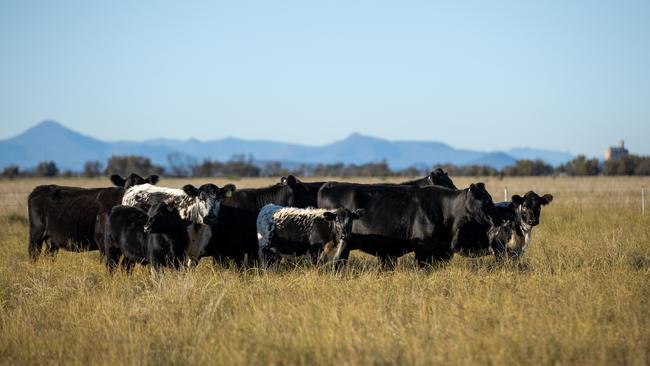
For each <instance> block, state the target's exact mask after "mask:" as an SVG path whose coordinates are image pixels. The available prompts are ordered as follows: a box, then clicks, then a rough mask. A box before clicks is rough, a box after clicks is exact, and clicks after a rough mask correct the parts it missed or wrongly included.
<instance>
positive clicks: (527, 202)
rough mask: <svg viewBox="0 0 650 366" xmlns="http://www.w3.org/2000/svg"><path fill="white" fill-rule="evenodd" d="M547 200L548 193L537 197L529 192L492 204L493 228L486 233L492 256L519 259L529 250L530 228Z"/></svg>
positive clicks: (548, 200)
mask: <svg viewBox="0 0 650 366" xmlns="http://www.w3.org/2000/svg"><path fill="white" fill-rule="evenodd" d="M551 201H553V196H552V195H550V194H545V195H543V196H539V195H537V193H535V192H533V191H530V192H528V193H526V194H525V195H524V196H523V197H521V196H518V195H514V196H512V201H507V202H499V203H496V204H495V208H496V212H495V214H496V217H495V219H496V225H495V226H493V227H492V228H491V229H490V230H489V231H488V236H489V238H490V249H491V250H492V251H493V253H494V254H495V255H496V256H497V257H498V258H501V257H507V258H510V259H518V258H520V257H521V256H522V255H523V254H524V253H525V252H526V249H528V248H529V247H530V243H531V241H532V238H533V227H535V226H537V225H539V218H540V214H541V210H542V206H546V205H548V204H549V203H551Z"/></svg>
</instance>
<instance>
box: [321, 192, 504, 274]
mask: <svg viewBox="0 0 650 366" xmlns="http://www.w3.org/2000/svg"><path fill="white" fill-rule="evenodd" d="M324 189H325V186H323V188H322V189H321V191H320V192H319V203H320V201H321V199H327V198H332V197H327V195H328V192H326V191H324ZM321 193H323V195H321ZM338 193H339V192H336V193H335V194H338ZM346 208H348V209H350V207H346ZM365 208H366V211H367V212H366V214H365V215H364V216H363V217H361V218H360V219H359V220H356V221H355V222H354V224H353V228H352V239H351V240H350V242H349V244H348V246H347V248H346V249H345V250H344V251H343V253H342V254H341V259H343V260H345V259H347V256H348V255H349V251H350V250H353V249H359V250H361V251H363V252H366V253H369V254H372V255H375V256H377V257H379V259H380V261H382V263H384V264H391V263H394V260H395V259H396V258H397V257H400V256H402V255H404V254H406V253H409V252H415V257H416V259H417V261H418V263H419V264H420V265H428V264H433V263H435V262H445V261H448V260H449V259H450V258H451V257H452V255H453V254H454V253H457V252H463V251H468V250H472V251H474V250H483V249H484V248H488V247H489V240H488V235H487V232H488V230H489V229H490V227H491V226H492V223H493V221H492V216H493V215H494V203H493V202H492V197H491V196H490V194H489V193H488V192H487V191H486V190H485V186H484V185H483V184H482V183H477V184H472V185H471V186H470V187H469V188H467V189H463V190H450V189H447V188H442V187H435V186H434V187H423V188H417V187H413V188H402V189H392V190H384V191H377V192H375V194H374V196H373V198H372V199H371V200H369V202H368V203H367V206H366V207H365ZM469 228H471V230H472V235H466V233H465V231H466V230H469ZM469 238H471V241H470V240H467V239H469Z"/></svg>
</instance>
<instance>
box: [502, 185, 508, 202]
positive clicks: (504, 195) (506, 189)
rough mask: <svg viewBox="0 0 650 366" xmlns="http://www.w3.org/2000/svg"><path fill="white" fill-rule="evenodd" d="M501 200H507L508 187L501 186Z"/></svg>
mask: <svg viewBox="0 0 650 366" xmlns="http://www.w3.org/2000/svg"><path fill="white" fill-rule="evenodd" d="M503 200H504V201H508V187H503Z"/></svg>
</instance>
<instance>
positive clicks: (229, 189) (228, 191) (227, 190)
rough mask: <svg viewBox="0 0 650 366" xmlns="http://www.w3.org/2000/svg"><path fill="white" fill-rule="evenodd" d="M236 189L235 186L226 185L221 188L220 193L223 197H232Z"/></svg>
mask: <svg viewBox="0 0 650 366" xmlns="http://www.w3.org/2000/svg"><path fill="white" fill-rule="evenodd" d="M236 189H237V187H235V185H234V184H226V185H225V186H223V187H221V189H220V190H219V192H220V193H221V197H232V194H233V193H234V192H235V190H236Z"/></svg>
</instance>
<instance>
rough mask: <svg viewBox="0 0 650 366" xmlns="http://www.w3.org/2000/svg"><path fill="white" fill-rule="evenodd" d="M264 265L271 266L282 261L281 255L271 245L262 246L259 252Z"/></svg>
mask: <svg viewBox="0 0 650 366" xmlns="http://www.w3.org/2000/svg"><path fill="white" fill-rule="evenodd" d="M258 256H259V258H260V262H261V264H262V267H269V266H271V265H272V264H275V263H277V262H279V261H280V258H279V256H278V255H277V254H276V253H275V252H274V251H273V250H271V248H269V247H263V248H260V250H259V252H258Z"/></svg>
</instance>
